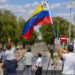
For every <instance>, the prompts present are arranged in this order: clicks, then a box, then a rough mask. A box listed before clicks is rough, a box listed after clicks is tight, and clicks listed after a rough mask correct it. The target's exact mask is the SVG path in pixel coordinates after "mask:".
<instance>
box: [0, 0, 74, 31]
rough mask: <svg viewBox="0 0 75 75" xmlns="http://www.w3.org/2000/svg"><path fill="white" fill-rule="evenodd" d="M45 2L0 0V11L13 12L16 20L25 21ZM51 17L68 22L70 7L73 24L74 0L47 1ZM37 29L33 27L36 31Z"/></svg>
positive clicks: (39, 0) (37, 0)
mask: <svg viewBox="0 0 75 75" xmlns="http://www.w3.org/2000/svg"><path fill="white" fill-rule="evenodd" d="M42 1H45V0H0V9H7V10H10V11H11V12H13V13H14V14H15V15H16V16H17V17H18V18H19V17H20V16H22V17H23V18H24V19H25V20H27V18H28V17H29V16H30V15H31V13H32V12H33V11H34V10H35V9H36V8H37V6H38V5H39V4H40V3H41V2H42ZM48 3H49V6H50V9H51V15H52V17H56V16H60V17H63V18H65V19H67V20H70V7H71V8H72V13H71V15H72V19H71V22H72V23H74V22H73V18H74V14H75V1H74V0H48ZM71 3H72V5H71ZM38 28H39V27H35V30H37V31H39V30H38Z"/></svg>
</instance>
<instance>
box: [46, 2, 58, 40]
mask: <svg viewBox="0 0 75 75" xmlns="http://www.w3.org/2000/svg"><path fill="white" fill-rule="evenodd" d="M47 3H48V1H47ZM48 7H49V4H48ZM49 14H50V18H51V23H52V28H53V31H54V36H55V39H57V37H56V33H55V28H54V25H53V21H52V16H51V13H50V7H49Z"/></svg>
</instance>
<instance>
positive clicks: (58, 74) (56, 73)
mask: <svg viewBox="0 0 75 75" xmlns="http://www.w3.org/2000/svg"><path fill="white" fill-rule="evenodd" d="M17 75H25V74H23V71H17ZM32 75H35V72H34V71H32ZM42 75H46V71H43V72H42ZM47 75H61V70H60V71H58V70H56V71H48V73H47Z"/></svg>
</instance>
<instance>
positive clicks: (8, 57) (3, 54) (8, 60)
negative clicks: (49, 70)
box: [0, 43, 42, 75]
mask: <svg viewBox="0 0 75 75" xmlns="http://www.w3.org/2000/svg"><path fill="white" fill-rule="evenodd" d="M5 47H6V50H5V51H3V49H2V48H0V75H17V73H16V69H17V67H18V62H19V61H20V60H21V59H22V58H23V64H24V74H25V75H32V72H31V71H32V63H33V57H34V54H33V53H32V52H31V49H30V48H28V50H27V52H26V53H25V54H24V55H23V53H22V50H20V48H19V47H16V48H13V47H12V45H11V44H9V43H7V44H6V46H5ZM15 50H18V51H19V57H18V58H16V57H15ZM37 57H38V59H37V61H36V68H35V75H42V54H40V53H37Z"/></svg>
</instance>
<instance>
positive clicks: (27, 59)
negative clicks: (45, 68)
mask: <svg viewBox="0 0 75 75" xmlns="http://www.w3.org/2000/svg"><path fill="white" fill-rule="evenodd" d="M33 57H34V54H33V53H32V52H31V49H30V48H28V50H27V52H26V53H25V54H24V57H23V61H24V73H25V75H31V74H32V73H31V71H32V63H33Z"/></svg>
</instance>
